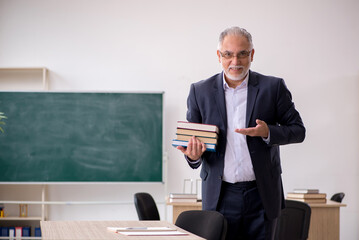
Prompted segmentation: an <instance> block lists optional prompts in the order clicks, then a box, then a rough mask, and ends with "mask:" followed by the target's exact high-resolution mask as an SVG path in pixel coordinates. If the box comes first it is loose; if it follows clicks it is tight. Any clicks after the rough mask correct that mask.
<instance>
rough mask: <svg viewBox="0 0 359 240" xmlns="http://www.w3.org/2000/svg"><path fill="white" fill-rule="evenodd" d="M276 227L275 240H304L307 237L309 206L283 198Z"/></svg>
mask: <svg viewBox="0 0 359 240" xmlns="http://www.w3.org/2000/svg"><path fill="white" fill-rule="evenodd" d="M285 205H286V207H285V208H284V209H283V210H282V212H281V216H280V217H279V219H278V223H277V229H276V240H288V239H290V240H305V239H307V238H308V233H309V224H310V215H311V212H312V211H311V208H310V206H309V205H308V204H307V203H304V202H299V201H294V200H285Z"/></svg>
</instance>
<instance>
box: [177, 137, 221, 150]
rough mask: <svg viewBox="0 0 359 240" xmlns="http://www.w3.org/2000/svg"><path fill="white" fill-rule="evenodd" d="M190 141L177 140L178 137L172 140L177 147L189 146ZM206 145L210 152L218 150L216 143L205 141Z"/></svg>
mask: <svg viewBox="0 0 359 240" xmlns="http://www.w3.org/2000/svg"><path fill="white" fill-rule="evenodd" d="M187 145H188V142H187V141H177V140H176V139H174V140H173V141H172V146H174V147H177V146H183V147H187ZM205 145H206V151H209V152H215V151H216V145H215V144H210V143H205Z"/></svg>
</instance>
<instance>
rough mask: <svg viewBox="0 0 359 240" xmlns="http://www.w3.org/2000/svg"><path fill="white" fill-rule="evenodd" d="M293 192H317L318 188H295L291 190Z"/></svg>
mask: <svg viewBox="0 0 359 240" xmlns="http://www.w3.org/2000/svg"><path fill="white" fill-rule="evenodd" d="M293 192H294V193H319V189H306V188H302V189H300V188H297V189H294V190H293Z"/></svg>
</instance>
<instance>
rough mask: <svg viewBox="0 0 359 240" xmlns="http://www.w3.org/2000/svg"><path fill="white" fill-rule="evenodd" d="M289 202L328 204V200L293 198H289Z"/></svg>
mask: <svg viewBox="0 0 359 240" xmlns="http://www.w3.org/2000/svg"><path fill="white" fill-rule="evenodd" d="M287 199H288V200H294V201H300V202H306V203H326V202H327V199H326V198H291V197H287Z"/></svg>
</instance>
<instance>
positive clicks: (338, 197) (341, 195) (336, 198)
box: [330, 192, 345, 203]
mask: <svg viewBox="0 0 359 240" xmlns="http://www.w3.org/2000/svg"><path fill="white" fill-rule="evenodd" d="M344 196H345V194H344V193H343V192H340V193H336V194H334V195H333V196H332V198H331V199H330V200H332V201H335V202H339V203H341V202H342V201H343V198H344Z"/></svg>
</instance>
